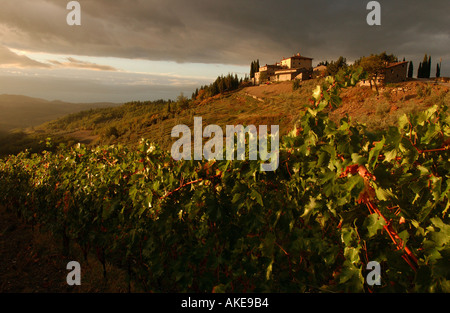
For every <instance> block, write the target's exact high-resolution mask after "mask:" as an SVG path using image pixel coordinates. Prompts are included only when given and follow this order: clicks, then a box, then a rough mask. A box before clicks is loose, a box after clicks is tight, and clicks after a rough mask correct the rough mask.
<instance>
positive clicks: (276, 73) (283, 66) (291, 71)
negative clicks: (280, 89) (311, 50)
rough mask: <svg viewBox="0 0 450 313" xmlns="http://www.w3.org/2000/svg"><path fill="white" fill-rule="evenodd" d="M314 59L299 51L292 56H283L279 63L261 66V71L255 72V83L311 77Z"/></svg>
mask: <svg viewBox="0 0 450 313" xmlns="http://www.w3.org/2000/svg"><path fill="white" fill-rule="evenodd" d="M312 60H313V59H312V58H307V57H304V56H301V55H300V53H298V54H296V55H294V56H292V57H289V58H283V59H282V60H281V62H279V63H276V64H273V65H267V64H266V65H265V66H261V67H260V68H259V72H257V73H255V84H256V85H259V84H261V83H265V82H282V81H290V80H294V79H300V80H307V79H310V78H311V77H312V72H313V67H312Z"/></svg>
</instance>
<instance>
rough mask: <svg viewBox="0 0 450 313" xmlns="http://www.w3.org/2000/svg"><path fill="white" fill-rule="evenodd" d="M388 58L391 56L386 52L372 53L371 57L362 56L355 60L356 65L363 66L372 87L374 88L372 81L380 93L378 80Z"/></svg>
mask: <svg viewBox="0 0 450 313" xmlns="http://www.w3.org/2000/svg"><path fill="white" fill-rule="evenodd" d="M386 60H391V56H387V55H386V53H385V52H383V53H382V54H379V55H373V54H372V55H371V56H369V57H362V58H361V59H359V60H358V61H356V62H355V65H356V66H361V67H362V68H363V69H364V71H366V72H367V74H368V80H369V83H370V88H372V82H373V84H374V85H375V90H376V91H377V94H378V86H377V81H378V77H379V76H380V75H382V74H383V73H384V71H385V68H386V62H387V61H386Z"/></svg>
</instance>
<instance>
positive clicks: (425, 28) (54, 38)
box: [0, 0, 450, 65]
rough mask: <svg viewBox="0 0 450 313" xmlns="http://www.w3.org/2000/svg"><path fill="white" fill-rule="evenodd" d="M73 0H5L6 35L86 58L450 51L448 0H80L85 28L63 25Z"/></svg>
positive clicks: (223, 58) (211, 59)
mask: <svg viewBox="0 0 450 313" xmlns="http://www.w3.org/2000/svg"><path fill="white" fill-rule="evenodd" d="M67 2H68V1H66V0H46V1H45V0H23V1H22V0H21V1H20V2H19V1H3V2H2V9H1V11H0V43H2V44H4V45H6V46H8V47H13V48H18V49H29V50H34V51H44V52H52V53H65V54H72V55H89V56H115V57H124V58H143V59H149V60H169V61H177V62H200V63H224V64H241V65H244V64H245V65H246V64H248V63H249V61H251V60H253V59H255V58H259V59H260V60H262V62H263V63H264V62H267V63H269V62H274V61H277V60H278V59H279V58H281V57H283V56H289V55H291V54H293V53H297V52H301V53H302V54H303V55H307V56H311V57H313V58H314V59H315V61H320V60H324V59H329V60H330V59H336V58H337V57H339V56H340V55H343V56H345V57H347V59H348V60H353V59H356V58H358V57H360V56H363V55H369V54H370V53H379V52H382V51H387V52H388V53H394V54H396V55H397V56H399V57H406V58H419V57H422V56H423V54H424V53H428V54H431V55H433V56H435V57H442V58H450V54H449V52H448V47H449V46H450V37H449V29H450V19H448V16H447V14H448V12H449V9H450V2H449V1H448V0H435V1H418V0H415V1H411V0H409V1H406V0H391V1H379V2H380V3H381V6H382V25H381V26H374V27H370V26H368V25H367V23H366V16H367V14H368V11H367V10H366V5H367V3H368V2H369V1H365V0H364V1H363V0H339V1H335V0H328V1H325V0H318V1H286V0H284V1H273V0H270V1H268V0H258V1H256V0H247V1H245V0H227V1H204V0H189V1H188V0H153V1H144V0H142V1H139V0H116V1H111V0H80V1H79V2H80V4H81V7H82V26H80V27H69V26H68V25H67V24H66V15H67V13H68V11H67V10H66V5H67Z"/></svg>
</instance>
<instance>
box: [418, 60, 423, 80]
mask: <svg viewBox="0 0 450 313" xmlns="http://www.w3.org/2000/svg"><path fill="white" fill-rule="evenodd" d="M422 77H423V73H422V62H420V64H419V69H418V70H417V78H422Z"/></svg>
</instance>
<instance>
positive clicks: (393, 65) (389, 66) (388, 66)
mask: <svg viewBox="0 0 450 313" xmlns="http://www.w3.org/2000/svg"><path fill="white" fill-rule="evenodd" d="M405 63H409V62H408V61H403V62H395V63H389V64H388V65H387V66H386V68H391V67H396V66H399V65H402V64H405Z"/></svg>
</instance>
